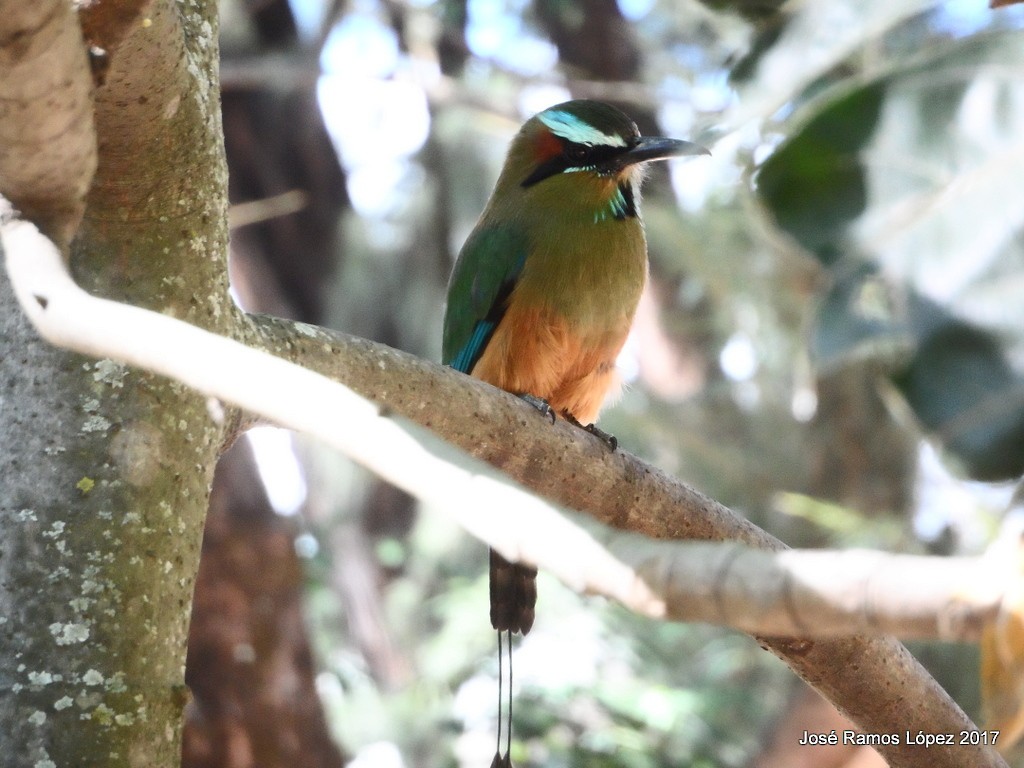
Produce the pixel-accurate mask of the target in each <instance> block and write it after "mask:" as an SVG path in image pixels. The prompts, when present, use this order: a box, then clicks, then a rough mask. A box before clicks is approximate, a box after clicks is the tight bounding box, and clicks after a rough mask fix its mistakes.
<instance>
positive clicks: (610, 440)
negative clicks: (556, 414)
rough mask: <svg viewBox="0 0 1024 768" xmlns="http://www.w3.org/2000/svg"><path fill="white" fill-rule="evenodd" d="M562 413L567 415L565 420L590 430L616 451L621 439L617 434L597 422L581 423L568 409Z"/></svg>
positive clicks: (610, 448) (587, 430)
mask: <svg viewBox="0 0 1024 768" xmlns="http://www.w3.org/2000/svg"><path fill="white" fill-rule="evenodd" d="M562 415H563V416H565V420H566V421H568V422H569V423H570V424H575V425H576V426H577V427H579V428H580V429H582V430H584V431H586V432H589V433H590V434H592V435H593V436H594V437H596V438H597V439H598V440H600V441H601V442H602V443H604V444H605V445H607V446H608V448H609V450H611V451H612V453H614V452H615V450H616V449H617V448H618V447H619V439H618V438H617V437H615V435H612V434H609V433H608V432H605V431H604V430H603V429H601V428H600V427H598V426H597V424H581V423H580V422H579V420H578V419H577V418H576V417H575V416H573V415H572V414H571V413H569V412H568V411H566V412H565V413H563V414H562Z"/></svg>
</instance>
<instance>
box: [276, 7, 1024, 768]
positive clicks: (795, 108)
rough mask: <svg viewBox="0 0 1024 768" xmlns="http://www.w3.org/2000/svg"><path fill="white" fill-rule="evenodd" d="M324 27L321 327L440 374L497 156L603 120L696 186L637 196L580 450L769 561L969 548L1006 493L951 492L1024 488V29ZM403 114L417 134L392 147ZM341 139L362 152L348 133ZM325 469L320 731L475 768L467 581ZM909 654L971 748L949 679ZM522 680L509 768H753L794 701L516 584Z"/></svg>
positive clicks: (480, 592) (449, 544) (957, 15)
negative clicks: (471, 235)
mask: <svg viewBox="0 0 1024 768" xmlns="http://www.w3.org/2000/svg"><path fill="white" fill-rule="evenodd" d="M300 5H303V4H301V3H296V4H295V7H296V8H298V7H299V6H300ZM314 5H315V4H314ZM317 7H319V6H317ZM332 7H333V6H332ZM329 17H330V22H329V25H330V26H331V28H332V29H334V30H335V33H336V35H337V37H333V38H332V36H331V35H328V34H326V32H325V33H323V34H319V35H313V36H312V37H311V38H310V39H311V40H315V41H317V42H316V43H315V44H317V45H319V44H320V41H322V40H324V39H327V40H331V39H334V40H335V42H334V45H336V46H338V50H341V49H343V48H344V45H349V46H350V47H352V46H353V45H355V43H353V42H352V41H359V43H360V45H363V46H364V47H362V48H359V47H358V46H356V50H357V55H354V56H351V57H349V58H347V59H343V60H342V61H343V64H342V65H338V64H334V65H331V64H330V62H331V61H337V60H338V56H337V54H336V53H331V54H329V53H328V51H327V50H325V54H324V56H323V61H324V62H325V63H324V65H323V66H324V67H325V69H327V70H330V78H329V79H325V80H323V81H321V102H322V104H323V105H324V110H325V116H326V117H327V123H328V125H329V126H331V125H334V126H335V127H336V128H335V130H336V134H337V135H336V136H335V141H336V143H337V144H338V146H339V150H340V151H339V154H340V156H341V157H342V158H343V161H344V163H345V169H346V172H347V177H346V178H347V180H348V186H349V189H348V191H349V196H350V198H351V199H352V201H353V209H352V210H351V211H350V212H349V213H347V214H346V217H345V221H344V222H343V226H342V228H341V231H342V232H343V235H344V236H343V243H342V245H341V247H340V252H339V265H338V269H337V270H336V271H335V273H334V278H333V279H332V280H331V282H330V283H329V285H328V286H327V295H326V297H325V304H326V307H327V308H326V310H325V311H326V315H327V322H328V324H330V325H333V326H335V327H338V328H340V329H341V330H344V331H348V332H352V333H357V334H360V335H365V336H368V337H370V338H374V339H377V340H380V341H384V342H387V343H389V344H393V345H396V346H399V347H402V348H404V349H407V350H409V351H412V352H414V353H416V354H420V355H422V356H424V357H428V358H432V359H437V358H438V355H439V349H440V335H441V334H440V327H441V315H442V305H443V300H444V291H445V285H446V280H447V273H448V270H449V269H450V266H451V264H452V262H453V260H454V255H455V253H457V251H458V248H459V246H460V245H461V242H462V240H463V239H464V238H465V236H466V234H467V233H468V231H469V229H470V228H471V226H472V224H473V222H474V221H475V219H476V217H477V215H478V214H479V211H480V210H481V208H482V206H483V204H484V201H485V199H486V197H487V194H488V193H489V191H490V188H491V185H492V184H493V182H494V179H495V178H496V176H497V172H498V170H499V168H500V164H501V161H502V158H503V155H504V151H505V147H506V146H507V143H508V140H509V139H510V137H511V135H512V134H513V132H514V131H515V130H516V129H517V127H518V125H519V124H520V123H521V121H522V120H523V119H525V117H526V116H528V114H530V113H531V112H533V111H536V110H537V109H540V108H543V107H544V106H547V105H548V104H550V103H553V102H555V101H558V100H561V99H563V98H568V97H569V96H570V95H573V96H580V97H591V98H602V99H606V100H610V101H614V102H615V103H617V104H620V105H621V106H622V107H623V108H624V109H626V110H627V111H628V112H630V113H631V114H633V115H634V116H635V117H636V119H637V121H638V123H639V124H640V125H641V126H642V127H643V128H644V129H645V130H652V131H653V130H658V131H659V132H660V133H663V134H666V135H673V136H679V137H685V138H691V139H694V140H697V141H701V142H704V143H705V144H707V145H708V146H709V147H710V148H711V150H712V153H713V156H712V157H711V158H709V159H702V160H700V161H689V162H683V163H677V164H674V165H673V166H671V167H670V168H669V169H668V171H667V172H665V171H664V169H662V170H661V171H659V172H658V173H655V174H652V177H651V179H650V180H649V182H648V185H647V187H646V195H645V200H644V208H643V210H644V217H645V221H646V224H647V230H648V237H649V244H650V253H651V261H652V267H651V269H652V272H651V286H650V288H651V289H650V291H649V295H648V297H647V300H645V305H644V307H643V308H642V310H641V313H640V316H639V318H638V321H637V327H636V329H635V333H634V337H633V340H632V341H631V342H630V344H629V345H628V346H627V350H626V354H625V355H624V357H623V360H622V363H623V368H624V372H625V378H626V381H627V387H626V389H625V391H624V394H623V396H622V398H621V399H620V401H619V403H618V405H617V406H616V407H614V408H609V409H608V410H607V411H606V413H605V414H604V415H603V416H602V426H603V427H604V428H605V429H607V430H609V431H610V432H612V433H614V434H616V435H617V436H618V437H619V439H620V444H621V445H622V446H623V447H624V449H626V450H629V451H632V452H635V453H637V454H639V455H641V456H643V457H645V458H646V459H648V460H650V461H652V462H653V463H655V464H657V465H659V466H661V467H663V468H664V469H665V470H666V471H668V472H670V473H673V474H676V475H678V476H679V477H681V478H683V479H685V480H686V481H688V482H690V483H692V484H694V485H695V486H697V487H699V488H701V489H702V490H704V491H705V492H707V493H709V494H711V495H712V496H714V497H716V498H718V499H719V500H721V501H722V502H724V503H726V504H728V505H730V506H732V507H734V508H736V509H739V510H742V511H743V512H744V513H745V514H748V515H749V516H750V518H751V519H752V520H754V521H755V522H757V523H758V524H759V525H762V526H764V527H766V528H768V529H770V530H772V531H773V532H774V533H776V534H777V535H779V536H780V537H781V538H783V539H784V540H786V541H787V542H789V543H790V544H793V545H795V546H825V545H827V546H848V545H854V544H857V545H862V546H863V545H871V546H881V547H887V548H892V549H902V550H906V551H924V550H925V549H926V548H927V547H928V546H934V548H935V549H939V548H940V547H941V549H942V550H943V551H976V550H977V549H979V548H980V547H981V546H983V545H984V543H985V542H986V540H987V538H988V537H990V536H991V535H992V533H993V531H994V530H995V528H996V527H998V523H999V517H1000V514H1001V513H1002V505H1003V504H1004V503H1005V502H1006V499H1007V497H1008V495H1009V494H1008V493H1007V492H1006V488H1005V487H1003V486H998V485H995V486H993V485H989V486H986V485H982V484H980V483H978V482H975V481H977V480H997V479H998V480H1007V479H1010V478H1014V477H1017V476H1019V475H1020V473H1021V467H1022V462H1024V396H1022V394H1024V386H1022V383H1024V382H1022V366H1024V343H1022V342H1024V339H1022V331H1021V329H1022V328H1024V317H1022V314H1024V240H1022V232H1024V226H1022V225H1024V206H1022V205H1021V204H1020V193H1019V185H1020V183H1021V179H1024V151H1022V149H1021V147H1022V146H1024V145H1022V144H1021V141H1020V136H1022V135H1024V130H1022V129H1024V80H1022V79H1021V78H1020V76H1019V75H1020V72H1021V71H1022V70H1021V66H1022V64H1024V61H1022V60H1021V58H1022V56H1024V48H1022V47H1021V45H1020V28H1021V27H1022V26H1024V14H1022V12H1021V9H1020V8H1009V9H1003V10H1000V11H997V12H993V11H988V10H986V9H984V8H982V6H980V5H976V6H971V7H968V4H965V3H962V2H950V3H946V4H933V3H928V2H921V1H920V0H885V1H884V2H853V0H821V1H820V2H815V3H802V4H796V5H793V4H787V5H786V6H785V7H784V9H783V10H780V6H779V5H778V4H776V3H774V2H757V3H750V2H745V3H741V4H737V3H733V2H724V1H721V0H715V2H713V3H708V4H706V5H700V4H697V3H676V2H670V0H647V1H640V0H634V1H633V2H626V1H625V0H621V1H620V2H618V3H614V2H600V3H585V2H583V0H560V1H559V2H554V1H553V0H546V1H545V2H538V3H529V2H527V1H526V0H489V1H487V2H485V1H484V0H437V1H436V2H428V1H427V0H418V1H417V2H400V1H399V0H390V1H389V2H384V0H380V1H379V2H374V1H373V0H364V1H362V2H353V3H349V4H340V5H338V6H336V7H333V11H332V12H331V14H330V15H329ZM300 27H301V25H300ZM338 30H341V32H339V31H338ZM345 30H349V31H350V33H349V34H348V36H347V37H346V36H345V34H343V33H344V31H345ZM580 30H586V35H583V33H582V32H581V31H580ZM371 40H377V41H379V42H380V48H379V49H378V48H377V47H374V46H372V45H370V44H369V43H368V42H366V41H371ZM345 41H348V42H345ZM596 41H611V42H609V43H607V45H609V46H612V45H613V46H614V47H613V48H607V53H608V55H607V56H603V55H601V54H602V53H603V52H605V50H606V49H605V48H603V47H602V45H604V44H603V43H602V45H599V44H598V43H597V42H596ZM330 45H331V43H328V48H329V46H330ZM381 50H384V53H381V52H380V51H381ZM331 93H334V94H338V93H341V94H344V99H343V100H342V101H343V105H344V109H343V110H342V111H341V112H339V113H338V115H336V116H335V118H334V120H333V122H332V118H331V117H330V115H329V114H328V107H329V104H330V101H331V97H330V94H331ZM394 104H401V105H402V109H398V108H397V107H395V106H394ZM417 110H418V111H417ZM424 115H425V117H423V116H424ZM414 117H415V118H416V119H417V120H418V119H419V118H420V117H423V119H425V120H427V121H428V123H429V132H428V133H427V135H426V138H425V139H423V140H422V141H420V142H419V143H416V142H415V141H408V142H407V143H406V144H403V142H404V141H406V139H405V138H403V134H401V132H400V130H399V129H400V128H402V127H403V126H413V125H414V123H415V120H414V119H413V118H414ZM360 125H362V126H364V131H365V133H366V137H367V138H366V139H365V142H366V146H367V147H369V149H365V148H364V150H363V152H362V154H357V153H355V152H354V151H353V150H352V141H351V140H350V139H345V138H344V136H342V134H343V133H345V132H347V131H354V130H356V129H357V128H358V127H359V126H360ZM402 146H405V147H406V148H405V149H400V148H401V147H402ZM396 148H399V149H396ZM372 182H376V183H377V184H378V186H379V187H381V188H382V189H384V190H385V191H384V192H381V190H380V189H377V188H376V187H374V186H373V183H372ZM318 462H320V463H323V464H324V467H325V468H321V469H318V470H317V471H316V473H315V475H316V477H314V478H312V479H311V480H310V482H309V486H310V501H309V502H308V503H307V507H309V508H310V509H313V508H315V509H319V510H320V512H318V513H316V514H313V513H308V514H309V520H310V522H309V524H310V526H311V530H312V531H313V533H314V534H315V535H316V536H317V539H318V540H319V541H320V542H321V548H320V551H319V553H317V554H316V555H315V556H314V557H313V559H312V560H311V562H310V570H309V590H310V618H311V623H312V626H313V627H314V628H315V630H316V636H317V643H318V646H319V649H320V653H321V658H322V659H323V660H324V671H323V673H322V674H321V676H320V687H321V693H322V695H323V698H324V700H325V702H326V704H327V706H328V712H329V714H330V715H331V717H332V721H333V723H334V725H335V728H336V730H337V733H338V734H339V736H340V738H342V739H343V741H344V743H345V744H346V746H347V747H348V748H349V749H351V750H352V751H355V752H359V751H360V750H362V751H363V752H362V754H364V755H365V758H366V764H370V763H371V762H372V763H373V764H375V765H408V766H448V765H460V766H463V765H464V766H479V765H485V764H487V763H489V761H490V758H491V756H492V754H493V750H494V729H495V720H494V718H495V715H496V704H497V702H496V696H497V685H496V674H497V665H496V662H495V659H494V647H495V646H494V637H493V634H492V632H491V631H490V628H489V625H488V623H487V608H486V591H487V590H486V574H485V570H484V565H485V559H486V555H485V552H484V550H483V548H482V547H480V546H479V545H477V544H476V543H475V542H473V541H469V540H468V539H467V538H466V537H465V536H464V535H462V534H461V533H459V532H458V531H455V530H452V529H450V528H447V527H446V526H445V525H444V524H442V523H439V522H438V521H437V519H436V518H435V517H434V516H431V515H430V514H429V513H427V514H422V515H419V516H417V517H416V521H415V523H413V524H411V525H410V524H409V516H408V503H407V502H402V501H400V500H395V499H391V500H390V501H389V502H388V503H387V504H384V503H383V502H382V501H381V496H380V494H376V493H374V492H373V491H372V489H371V486H372V481H370V480H368V479H367V478H365V477H362V476H361V475H360V474H359V473H358V472H353V471H352V469H351V468H350V467H347V466H341V465H338V463H337V459H334V458H328V457H321V458H320V459H318ZM332 462H333V464H332ZM317 478H320V479H324V482H317V481H316V479H317ZM325 478H326V479H325ZM339 526H341V527H345V528H346V530H351V531H354V532H355V533H354V534H353V535H358V536H361V537H363V538H362V539H361V541H363V542H364V544H363V545H360V546H361V547H362V550H364V555H365V556H366V557H367V558H368V560H369V562H370V563H371V564H372V567H373V570H372V571H371V573H370V576H371V578H370V583H371V590H370V591H369V592H368V593H366V594H363V595H362V597H363V599H365V600H368V601H370V602H372V601H379V603H380V613H381V616H382V617H383V619H382V622H383V626H384V627H385V628H386V630H385V631H386V633H388V634H389V635H390V638H391V640H392V641H393V643H394V647H395V648H396V649H399V650H397V651H396V653H398V654H399V655H400V656H401V657H402V659H401V660H400V661H401V664H399V666H402V665H404V667H403V668H404V669H405V670H406V672H405V673H403V674H398V675H397V676H396V677H394V678H392V682H391V683H389V684H384V683H382V682H381V681H382V675H383V673H382V672H381V671H380V670H379V669H376V668H375V667H374V666H373V664H372V663H371V662H370V661H368V656H367V654H366V653H364V652H362V651H361V650H360V648H359V645H358V643H357V642H356V641H355V640H354V639H353V637H354V635H355V634H356V633H355V631H354V629H353V627H354V623H355V622H354V618H353V616H354V615H353V613H352V612H353V611H354V610H358V605H356V606H354V605H353V604H352V601H351V600H348V597H349V595H348V593H347V592H346V593H345V596H344V597H342V596H341V594H340V592H339V587H338V577H337V573H338V572H339V569H340V568H341V567H342V564H341V563H340V562H339V559H340V557H341V556H340V555H339V552H338V550H337V548H336V547H334V546H332V545H331V543H330V542H331V537H332V533H331V532H332V531H336V530H338V528H339ZM922 539H923V540H922ZM940 543H941V544H940ZM569 556H571V555H569ZM919 651H920V654H919V655H921V656H922V658H924V659H925V661H926V663H928V664H929V665H930V666H932V667H933V668H934V669H935V671H936V674H937V675H938V676H939V678H940V680H942V681H943V682H944V683H945V684H946V685H947V687H948V689H949V690H950V691H951V692H953V694H954V695H956V696H957V697H958V700H959V701H960V702H961V703H962V704H963V705H964V706H965V707H966V708H967V709H968V711H969V713H970V714H972V715H975V716H976V715H977V714H978V712H977V700H976V697H974V696H972V695H971V694H970V692H971V691H975V690H976V687H977V677H976V671H975V666H974V665H975V663H976V654H974V653H973V651H971V650H970V649H961V648H946V647H943V648H941V649H938V650H936V649H935V648H934V647H927V646H926V647H924V648H923V649H919ZM515 672H516V690H517V693H516V707H515V741H514V744H513V760H514V762H515V763H516V764H517V765H519V766H530V765H542V764H543V765H548V766H584V765H586V766H609V767H611V766H623V767H624V768H625V767H633V766H637V767H640V766H654V765H664V764H685V765H691V766H742V765H747V764H749V763H750V762H751V761H752V759H753V757H754V756H755V755H756V754H757V752H758V749H759V747H760V744H761V743H762V740H763V737H764V736H765V735H766V734H767V733H768V732H769V731H770V730H771V728H772V727H773V723H774V722H775V721H776V720H777V719H778V718H779V717H780V714H781V712H782V711H783V710H784V708H785V705H786V700H787V698H788V694H789V692H790V690H791V689H792V686H793V684H794V682H795V681H794V680H793V677H792V675H791V674H789V673H788V672H787V671H786V670H785V669H784V668H783V667H782V665H781V664H780V663H779V662H777V661H776V660H775V659H774V657H771V656H770V655H768V654H765V653H763V652H762V651H761V650H760V649H759V648H758V647H757V645H756V643H755V642H754V641H753V640H751V639H749V638H747V637H745V636H740V635H737V634H736V633H733V632H729V631H724V630H718V629H713V628H709V627H704V626H681V625H665V624H655V623H652V622H649V621H646V620H643V619H639V618H637V617H634V616H631V615H628V614H626V613H625V612H624V611H622V610H621V609H619V608H617V607H615V606H610V605H606V604H604V603H603V602H601V601H599V600H594V599H583V598H580V597H578V596H575V595H573V594H570V593H569V592H568V591H566V590H565V589H563V588H562V587H560V586H559V585H557V584H555V583H553V582H552V581H551V580H550V579H546V578H544V576H543V574H542V577H541V583H540V603H539V606H538V619H537V625H536V628H535V629H534V631H533V632H532V633H531V635H530V636H529V637H528V638H526V639H525V640H524V641H523V642H522V643H521V645H520V647H519V649H518V650H517V654H516V669H515ZM403 675H404V676H403ZM383 676H384V677H386V675H383ZM381 743H386V744H395V745H397V746H398V750H397V751H396V752H393V753H391V752H389V753H387V754H391V755H393V758H394V759H393V761H392V762H388V761H383V762H382V761H381V759H380V755H381V752H380V751H379V750H377V751H374V750H376V749H377V747H379V746H380V744H381ZM371 754H372V755H374V756H375V757H374V759H372V760H371V757H370V756H371Z"/></svg>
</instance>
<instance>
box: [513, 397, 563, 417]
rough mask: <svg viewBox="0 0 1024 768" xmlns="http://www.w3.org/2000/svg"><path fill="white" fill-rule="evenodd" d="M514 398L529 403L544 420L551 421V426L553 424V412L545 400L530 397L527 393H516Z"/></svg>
mask: <svg viewBox="0 0 1024 768" xmlns="http://www.w3.org/2000/svg"><path fill="white" fill-rule="evenodd" d="M516 397H518V398H519V399H520V400H523V401H525V402H527V403H529V404H530V405H532V406H533V407H534V408H536V409H537V410H538V411H540V412H541V413H542V414H544V416H545V417H546V418H549V419H551V423H552V424H554V423H555V410H554V409H553V408H552V407H551V406H550V405H548V401H547V400H545V399H544V398H542V397H537V396H536V395H531V394H530V393H529V392H517V393H516Z"/></svg>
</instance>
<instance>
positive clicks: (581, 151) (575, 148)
mask: <svg viewBox="0 0 1024 768" xmlns="http://www.w3.org/2000/svg"><path fill="white" fill-rule="evenodd" d="M565 156H566V158H568V159H569V160H572V161H573V162H580V161H582V160H586V158H587V148H586V147H584V146H583V145H582V144H569V145H568V146H567V147H566V148H565Z"/></svg>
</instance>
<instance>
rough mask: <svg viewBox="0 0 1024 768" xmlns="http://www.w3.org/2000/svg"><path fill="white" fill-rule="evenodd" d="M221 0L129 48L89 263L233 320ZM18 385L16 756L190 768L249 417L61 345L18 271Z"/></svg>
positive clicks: (6, 504)
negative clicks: (192, 654) (23, 301)
mask: <svg viewBox="0 0 1024 768" xmlns="http://www.w3.org/2000/svg"><path fill="white" fill-rule="evenodd" d="M215 13H216V8H215V5H214V4H207V3H192V2H184V3H176V2H170V1H169V0H158V1H157V2H156V3H155V4H153V5H152V6H150V7H149V8H148V9H145V10H144V11H143V13H142V14H141V15H140V17H139V19H138V22H137V23H136V24H134V25H133V26H132V27H131V28H130V30H129V31H128V33H127V36H126V37H125V38H124V40H123V42H122V43H121V44H120V45H119V46H118V48H117V49H116V50H114V51H113V52H112V57H111V61H110V68H109V70H108V72H107V73H106V77H105V80H104V82H103V83H102V84H101V85H99V86H98V88H97V89H96V92H95V120H96V127H97V135H98V146H99V166H98V172H97V176H96V179H95V181H94V184H93V186H92V189H91V191H90V193H89V196H88V198H87V204H86V210H85V217H84V220H83V223H82V226H81V228H80V229H79V231H78V236H77V239H76V240H75V242H74V244H73V246H72V249H71V265H72V269H73V271H74V274H75V276H76V279H77V280H78V281H79V282H80V283H81V284H82V285H83V286H84V287H86V288H87V289H88V290H90V291H91V292H94V293H97V294H101V295H104V296H109V297H111V298H116V299H119V300H123V301H126V302H129V303H133V304H137V305H142V306H147V307H150V308H152V309H156V310H158V311H161V312H165V313H168V314H172V315H175V316H177V317H181V318H183V319H186V320H188V321H190V322H193V323H195V324H198V325H202V326H204V327H207V328H210V329H211V330H215V331H218V332H222V333H223V332H227V331H228V328H227V323H228V321H229V318H231V317H232V312H231V311H230V310H229V309H228V308H229V307H230V298H229V296H228V293H227V271H226V244H227V227H226V198H225V193H226V188H227V185H226V170H225V165H224V159H223V147H222V133H221V130H220V112H219V104H218V96H217V94H218V89H217V80H216V72H217V35H216V16H215ZM0 393H2V394H0V477H2V478H3V480H2V482H0V732H2V733H3V734H4V735H3V739H2V742H3V750H2V751H0V765H2V766H23V765H24V766H113V767H116V766H129V765H130V766H133V767H137V766H174V765H178V763H179V760H180V749H181V746H180V723H181V710H182V707H183V706H184V704H185V702H186V699H187V696H186V693H185V691H186V689H185V686H184V678H183V675H184V664H185V639H186V636H187V622H188V617H189V608H190V604H191V599H192V587H193V581H194V578H195V574H196V572H197V569H198V561H199V550H200V543H201V538H202V530H203V520H204V516H205V513H206V509H207V503H208V496H209V486H210V481H211V477H212V472H213V467H214V465H215V462H216V459H217V456H218V455H219V453H220V450H221V448H222V446H223V443H224V440H225V435H226V431H227V429H226V426H225V425H226V424H227V422H228V420H229V419H230V416H231V414H224V413H223V411H222V410H220V409H219V408H218V407H211V404H208V403H207V402H206V400H205V398H203V397H200V396H198V395H196V394H195V393H193V392H191V391H188V390H186V389H185V388H184V387H182V386H180V385H178V384H174V383H172V382H169V381H167V380H166V379H163V378H161V377H158V376H154V375H152V374H148V373H144V372H139V371H134V370H130V369H127V368H124V367H122V366H119V365H116V364H113V363H111V362H109V361H103V360H99V361H97V360H91V359H86V358H82V357H80V356H77V355H73V354H69V353H66V352H63V351H61V350H57V349H54V348H52V347H50V346H48V345H47V344H45V343H44V342H42V341H41V340H40V339H39V338H38V336H37V335H36V334H35V332H34V331H33V330H32V329H31V328H30V327H29V326H28V324H27V321H26V320H25V319H24V317H23V316H22V315H21V313H20V311H19V309H18V307H17V305H16V303H15V301H14V298H13V296H12V294H11V291H10V286H9V284H8V283H7V280H6V276H4V277H2V278H0Z"/></svg>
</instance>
